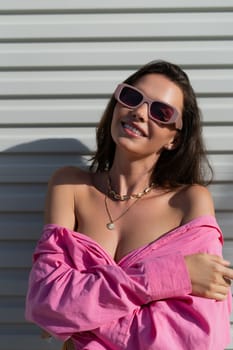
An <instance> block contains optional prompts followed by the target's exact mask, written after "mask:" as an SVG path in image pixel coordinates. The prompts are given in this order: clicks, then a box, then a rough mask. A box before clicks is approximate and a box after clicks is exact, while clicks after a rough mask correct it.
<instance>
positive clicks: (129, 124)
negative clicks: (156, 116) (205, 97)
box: [111, 74, 183, 157]
mask: <svg viewBox="0 0 233 350" xmlns="http://www.w3.org/2000/svg"><path fill="white" fill-rule="evenodd" d="M134 86H135V87H136V88H137V89H139V90H141V91H142V92H143V93H144V95H145V96H147V97H148V98H150V99H154V100H159V101H163V102H165V103H167V104H169V105H171V106H173V107H175V109H176V110H177V111H178V112H179V114H180V115H182V110H183V92H182V90H181V89H180V88H179V87H178V86H177V85H176V84H175V83H174V82H172V81H171V80H169V79H168V78H167V77H166V76H164V75H162V74H147V75H145V76H143V77H142V78H140V79H139V80H138V81H137V82H136V83H135V84H134ZM148 108H149V107H148V104H147V103H144V104H142V105H141V106H139V107H137V108H135V109H130V108H126V107H124V106H122V105H121V104H120V103H119V102H117V104H116V106H115V109H114V111H113V119H112V126H111V133H112V137H113V140H114V142H115V143H116V147H120V148H121V149H122V150H123V149H125V150H126V151H128V152H132V153H133V154H135V155H137V156H138V157H141V156H144V157H145V156H149V155H152V156H155V155H157V156H158V155H160V153H161V151H162V150H163V149H164V148H165V149H173V148H174V147H175V146H176V138H177V135H178V131H177V130H176V128H175V125H174V124H172V125H164V124H161V123H158V122H156V121H154V120H152V119H150V118H149V115H148Z"/></svg>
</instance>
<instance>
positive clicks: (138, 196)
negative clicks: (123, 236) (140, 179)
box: [104, 174, 154, 230]
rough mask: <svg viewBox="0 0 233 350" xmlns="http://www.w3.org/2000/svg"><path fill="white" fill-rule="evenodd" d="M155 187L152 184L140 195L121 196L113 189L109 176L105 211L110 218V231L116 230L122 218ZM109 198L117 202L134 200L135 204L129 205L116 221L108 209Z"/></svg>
mask: <svg viewBox="0 0 233 350" xmlns="http://www.w3.org/2000/svg"><path fill="white" fill-rule="evenodd" d="M153 187H154V183H152V184H151V185H150V186H148V187H146V188H145V189H144V190H143V191H142V192H138V193H134V194H131V195H120V194H118V193H116V192H115V191H114V190H113V189H112V187H111V179H110V176H109V174H108V195H105V197H104V204H105V209H106V212H107V214H108V218H109V222H107V224H106V227H107V229H108V230H114V229H115V225H114V223H115V222H116V221H117V220H119V219H120V218H122V216H124V215H125V214H126V213H127V212H128V211H129V210H130V209H131V208H132V207H133V205H135V204H136V203H137V201H138V200H139V199H140V198H142V197H143V196H144V195H146V194H147V193H149V192H150V191H151V190H152V188H153ZM108 196H110V197H112V198H114V199H116V200H118V201H119V200H120V201H126V200H128V199H134V202H133V203H132V204H131V205H129V206H128V207H127V208H126V209H125V210H124V211H123V212H122V213H121V214H120V215H119V216H117V217H116V218H115V219H113V218H112V215H111V213H110V210H109V207H108V203H107V201H108Z"/></svg>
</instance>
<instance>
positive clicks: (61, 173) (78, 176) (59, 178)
mask: <svg viewBox="0 0 233 350" xmlns="http://www.w3.org/2000/svg"><path fill="white" fill-rule="evenodd" d="M87 174H88V172H86V171H84V170H83V169H80V168H78V167H74V166H65V167H62V168H59V169H57V170H56V171H55V172H54V173H53V175H52V176H51V178H50V181H49V185H50V186H56V185H72V184H78V183H82V181H83V179H84V178H85V180H87V178H88V176H87Z"/></svg>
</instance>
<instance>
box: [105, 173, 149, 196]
mask: <svg viewBox="0 0 233 350" xmlns="http://www.w3.org/2000/svg"><path fill="white" fill-rule="evenodd" d="M153 187H154V183H153V182H152V183H151V184H150V185H149V186H147V187H146V188H144V190H143V191H142V192H138V193H132V194H130V195H127V194H122V195H121V194H119V193H116V192H115V191H114V190H113V188H112V184H111V178H110V176H109V174H108V195H109V196H110V197H112V198H114V199H116V200H117V201H127V200H129V199H139V198H141V197H143V196H144V195H145V194H147V193H149V192H150V191H151V190H152V188H153Z"/></svg>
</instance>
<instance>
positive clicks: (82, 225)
mask: <svg viewBox="0 0 233 350" xmlns="http://www.w3.org/2000/svg"><path fill="white" fill-rule="evenodd" d="M170 202H171V201H170V196H169V195H163V196H154V195H153V194H152V195H150V196H148V197H144V198H141V199H138V200H134V199H132V200H129V201H126V202H120V201H112V200H110V199H106V197H105V196H104V195H103V194H99V193H98V194H96V195H92V196H87V197H86V198H85V201H80V202H77V203H76V205H75V207H76V217H77V223H78V227H77V230H78V231H79V232H81V233H84V234H85V235H87V236H89V237H90V238H92V239H93V240H95V241H96V242H97V243H98V244H100V245H101V246H102V247H103V248H104V249H105V250H106V251H107V252H108V253H109V254H110V255H111V256H112V257H113V258H114V259H115V260H116V261H119V260H120V259H121V258H122V257H123V256H125V255H127V254H128V253H129V252H131V251H132V250H134V249H137V248H140V247H142V246H144V245H146V244H148V243H150V242H153V241H154V240H156V239H158V238H159V237H161V236H162V235H164V234H165V233H167V232H168V231H170V230H172V229H173V228H175V227H177V226H179V225H180V222H181V220H182V210H180V208H179V206H172V205H171V204H170ZM110 226H112V229H109V228H111V227H110Z"/></svg>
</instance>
